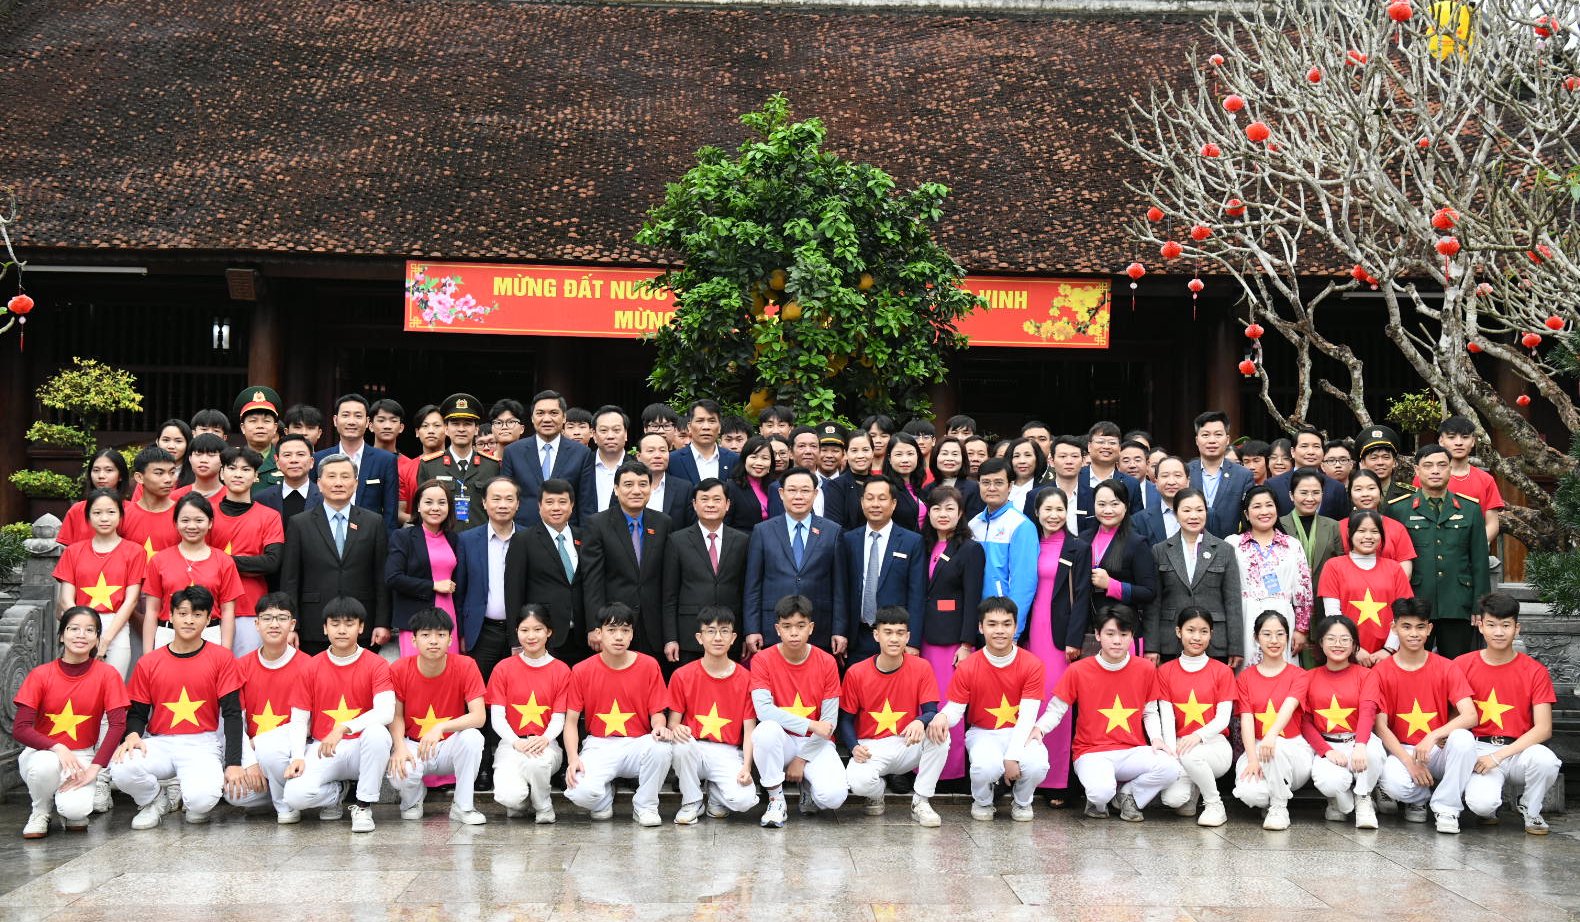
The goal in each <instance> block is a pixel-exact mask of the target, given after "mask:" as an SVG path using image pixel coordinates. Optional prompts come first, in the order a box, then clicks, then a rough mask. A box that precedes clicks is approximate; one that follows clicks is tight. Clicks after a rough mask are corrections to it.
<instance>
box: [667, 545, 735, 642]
mask: <svg viewBox="0 0 1580 922" xmlns="http://www.w3.org/2000/svg"><path fill="white" fill-rule="evenodd" d="M750 542H751V536H750V535H748V534H746V533H745V532H743V531H737V530H736V529H733V528H730V527H729V526H728V525H724V526H720V527H719V538H718V544H719V571H718V572H717V573H715V572H713V561H712V560H710V559H709V557H708V542H707V538H706V537H704V536H703V534H702V529H701V528H700V527H699V526H696V525H689V526H686V527H684V528H679V529H677V530H676V531H674V532H672V533H671V534H670V536H669V545H668V546H667V547H666V548H665V549H664V643H666V644H667V643H670V642H671V641H675V642H678V643H679V644H680V649H682V650H685V651H688V652H692V653H697V652H701V650H702V645H701V644H699V643H697V630H696V627H697V622H696V617H697V613H698V612H699V611H701V610H702V609H703V608H704V607H706V606H709V605H722V606H724V607H725V608H728V609H729V610H730V612H731V613H732V614H733V615H735V618H736V622H737V623H739V621H740V617H741V602H742V600H743V599H745V597H746V546H747V545H748V544H749V543H750Z"/></svg>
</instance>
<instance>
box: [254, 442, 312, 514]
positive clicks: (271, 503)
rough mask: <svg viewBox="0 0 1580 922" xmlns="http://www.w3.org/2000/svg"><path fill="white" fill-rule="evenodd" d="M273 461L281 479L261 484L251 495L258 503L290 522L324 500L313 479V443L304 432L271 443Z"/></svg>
mask: <svg viewBox="0 0 1580 922" xmlns="http://www.w3.org/2000/svg"><path fill="white" fill-rule="evenodd" d="M274 463H275V464H276V465H277V466H278V468H279V471H280V474H281V477H282V479H281V480H280V482H279V483H277V484H273V485H271V486H267V487H264V488H263V489H262V490H259V491H258V492H257V494H256V495H254V496H253V501H254V502H256V503H258V504H259V505H260V506H268V507H269V508H270V509H273V510H274V511H275V512H278V513H279V514H280V520H281V521H282V522H289V521H290V520H291V519H293V518H295V517H296V516H299V515H301V514H302V513H303V512H305V511H307V509H308V508H309V507H311V506H313V505H315V504H317V503H321V502H323V500H322V499H321V498H320V497H321V496H322V494H320V493H319V492H318V484H316V483H314V482H313V478H312V473H313V445H312V443H311V442H309V441H308V440H307V436H305V435H296V434H292V435H285V436H281V437H280V442H279V444H278V445H276V446H274Z"/></svg>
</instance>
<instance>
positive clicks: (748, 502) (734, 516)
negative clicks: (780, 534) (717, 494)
mask: <svg viewBox="0 0 1580 922" xmlns="http://www.w3.org/2000/svg"><path fill="white" fill-rule="evenodd" d="M763 489H764V490H766V491H767V493H768V512H767V514H766V515H765V514H764V513H763V511H762V509H763V507H762V506H759V505H758V504H757V494H756V493H753V492H752V488H751V487H743V486H741V485H740V484H738V483H736V482H735V481H733V480H726V481H724V494H725V495H726V496H728V497H729V498H730V511H729V512H728V513H727V514H726V515H725V516H724V524H726V525H728V526H730V527H731V528H733V529H735V530H737V531H744V532H747V533H750V532H751V530H752V529H754V528H756V527H757V523H759V522H762V521H764V520H766V519H771V518H773V517H774V516H776V515H780V514H781V513H783V512H784V508H783V505H782V504H781V503H780V501H779V482H778V481H777V480H769V481H766V482H764V484H763Z"/></svg>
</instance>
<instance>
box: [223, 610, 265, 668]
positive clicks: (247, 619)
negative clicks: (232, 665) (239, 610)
mask: <svg viewBox="0 0 1580 922" xmlns="http://www.w3.org/2000/svg"><path fill="white" fill-rule="evenodd" d="M261 646H263V638H262V637H259V636H258V619H257V618H254V617H252V616H251V615H247V616H244V617H238V618H237V619H236V634H235V637H234V638H233V639H232V640H231V643H230V652H232V653H234V654H236V658H237V659H240V658H241V657H243V656H246V655H247V654H248V653H251V652H252V651H254V650H256V649H258V648H259V647H261Z"/></svg>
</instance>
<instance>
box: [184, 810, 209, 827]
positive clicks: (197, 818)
mask: <svg viewBox="0 0 1580 922" xmlns="http://www.w3.org/2000/svg"><path fill="white" fill-rule="evenodd" d="M183 816H184V818H185V819H186V821H187V824H188V825H191V826H207V825H208V814H207V813H194V812H192V811H191V810H188V811H186V812H185V814H183Z"/></svg>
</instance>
